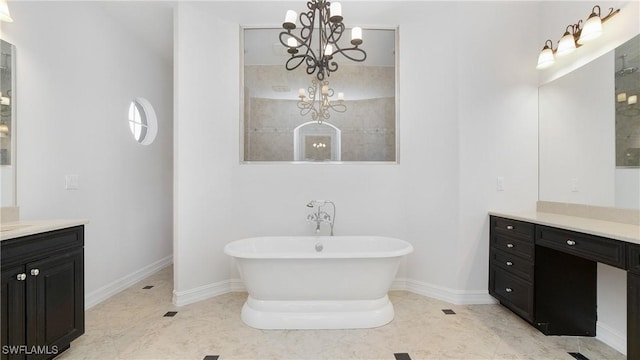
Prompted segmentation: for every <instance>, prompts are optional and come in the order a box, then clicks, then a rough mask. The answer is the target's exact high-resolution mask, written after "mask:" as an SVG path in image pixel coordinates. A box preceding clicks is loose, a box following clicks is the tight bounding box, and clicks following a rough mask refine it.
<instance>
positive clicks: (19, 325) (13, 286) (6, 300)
mask: <svg viewBox="0 0 640 360" xmlns="http://www.w3.org/2000/svg"><path fill="white" fill-rule="evenodd" d="M23 275H24V276H23ZM25 279H26V274H25V270H24V266H18V267H13V268H9V269H3V270H2V289H1V290H0V291H1V292H2V296H1V297H0V304H1V307H2V313H1V314H0V317H1V319H2V329H1V330H2V332H1V333H0V339H1V340H2V349H1V351H0V354H1V355H0V356H1V358H2V360H5V359H7V360H8V359H12V360H13V359H24V350H20V349H19V348H18V346H24V345H26V341H25V340H26V339H25V335H26V329H25V321H26V309H25V294H26V292H25V291H26V290H25V289H26V281H25Z"/></svg>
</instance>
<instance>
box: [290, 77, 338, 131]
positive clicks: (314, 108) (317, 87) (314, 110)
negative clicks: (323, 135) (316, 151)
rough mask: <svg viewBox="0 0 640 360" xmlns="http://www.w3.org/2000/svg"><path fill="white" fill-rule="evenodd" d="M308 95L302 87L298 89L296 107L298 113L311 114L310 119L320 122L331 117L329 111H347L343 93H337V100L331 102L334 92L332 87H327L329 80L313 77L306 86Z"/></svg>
mask: <svg viewBox="0 0 640 360" xmlns="http://www.w3.org/2000/svg"><path fill="white" fill-rule="evenodd" d="M308 92H309V97H307V93H306V92H305V90H304V88H300V90H298V97H299V98H300V100H299V101H298V108H299V109H300V115H302V116H306V115H307V114H311V119H313V120H314V121H317V122H318V124H322V122H323V121H326V120H328V119H329V118H330V117H331V113H330V111H335V112H339V113H343V112H345V111H347V106H346V105H345V104H344V93H341V92H340V93H338V101H337V102H331V97H333V95H334V94H335V93H334V91H333V89H332V88H330V87H329V81H326V80H325V81H318V80H316V79H313V81H312V82H311V86H309V88H308Z"/></svg>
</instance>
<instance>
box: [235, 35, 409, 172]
mask: <svg viewBox="0 0 640 360" xmlns="http://www.w3.org/2000/svg"><path fill="white" fill-rule="evenodd" d="M255 29H270V30H271V29H276V30H280V29H281V26H253V25H240V27H239V44H240V46H239V49H238V51H239V56H240V68H239V70H240V71H239V73H240V76H239V81H240V86H239V99H240V101H239V110H238V113H239V115H240V116H239V121H238V122H239V130H240V131H239V137H238V140H239V146H238V150H239V152H238V159H239V163H240V165H256V164H258V165H276V164H278V165H281V164H295V165H300V164H302V165H304V164H309V165H312V164H315V165H340V164H345V165H355V164H363V165H366V164H384V165H399V164H400V86H399V85H400V81H399V80H400V62H399V60H400V55H399V54H400V51H399V49H400V47H399V39H400V28H399V26H388V27H386V26H362V29H363V30H393V31H394V35H395V36H394V64H395V69H394V70H395V71H394V75H395V79H394V82H395V83H394V86H395V92H394V96H395V99H394V100H395V101H394V102H395V155H396V156H395V160H394V161H342V160H341V161H334V160H330V161H318V162H316V161H295V160H291V161H277V160H265V161H255V160H244V158H245V147H246V144H245V139H246V135H245V126H244V124H245V91H244V85H245V77H244V72H245V71H244V66H245V56H244V32H245V30H255ZM283 69H284V63H283ZM292 143H293V142H292Z"/></svg>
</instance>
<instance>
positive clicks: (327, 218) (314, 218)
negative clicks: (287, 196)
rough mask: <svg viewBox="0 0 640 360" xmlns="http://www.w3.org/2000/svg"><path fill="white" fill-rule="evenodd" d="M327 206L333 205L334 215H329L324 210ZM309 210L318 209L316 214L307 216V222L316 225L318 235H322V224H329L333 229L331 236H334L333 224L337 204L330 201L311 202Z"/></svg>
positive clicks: (308, 205)
mask: <svg viewBox="0 0 640 360" xmlns="http://www.w3.org/2000/svg"><path fill="white" fill-rule="evenodd" d="M326 205H331V207H332V210H333V212H332V215H329V214H328V213H327V212H326V211H325V210H324V209H323V208H324V206H326ZM307 207H309V208H316V211H315V212H314V213H311V214H309V215H307V222H310V223H315V224H316V234H320V224H322V223H328V224H329V226H330V227H331V236H333V223H334V221H335V219H336V204H334V203H333V201H328V200H311V201H309V203H308V204H307Z"/></svg>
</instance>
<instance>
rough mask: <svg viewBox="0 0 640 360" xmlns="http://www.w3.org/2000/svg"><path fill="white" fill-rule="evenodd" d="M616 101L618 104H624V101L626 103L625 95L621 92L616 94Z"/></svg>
mask: <svg viewBox="0 0 640 360" xmlns="http://www.w3.org/2000/svg"><path fill="white" fill-rule="evenodd" d="M616 99H617V100H618V102H625V101H627V93H625V92H622V93H620V94H618V95H617V96H616Z"/></svg>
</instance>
